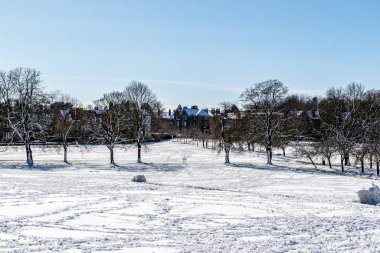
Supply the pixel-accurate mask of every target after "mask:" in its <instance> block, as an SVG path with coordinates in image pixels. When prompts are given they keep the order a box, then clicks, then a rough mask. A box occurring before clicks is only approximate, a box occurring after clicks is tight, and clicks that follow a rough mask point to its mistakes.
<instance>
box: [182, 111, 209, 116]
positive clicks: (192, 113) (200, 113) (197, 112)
mask: <svg viewBox="0 0 380 253" xmlns="http://www.w3.org/2000/svg"><path fill="white" fill-rule="evenodd" d="M184 111H185V112H186V114H187V116H199V117H210V115H209V114H208V112H206V111H204V110H199V109H184Z"/></svg>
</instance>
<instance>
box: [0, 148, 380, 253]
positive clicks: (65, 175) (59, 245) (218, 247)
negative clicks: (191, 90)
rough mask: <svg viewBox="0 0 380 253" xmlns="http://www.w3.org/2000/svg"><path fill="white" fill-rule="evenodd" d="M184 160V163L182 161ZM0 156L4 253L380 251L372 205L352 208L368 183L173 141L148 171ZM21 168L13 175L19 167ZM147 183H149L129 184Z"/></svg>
mask: <svg viewBox="0 0 380 253" xmlns="http://www.w3.org/2000/svg"><path fill="white" fill-rule="evenodd" d="M185 155H186V156H187V164H185V165H184V164H182V158H183V157H184V156H185ZM34 156H35V159H36V161H37V163H38V164H39V165H38V166H37V167H36V169H33V170H28V169H25V166H24V165H21V164H20V162H19V161H22V160H23V159H24V157H23V153H22V152H21V150H20V151H18V152H16V151H15V150H13V149H11V150H8V151H7V152H6V153H1V154H0V160H3V161H4V160H5V157H6V159H7V162H3V163H2V164H1V165H0V168H1V169H0V189H1V190H0V252H22V251H24V252H33V251H57V252H107V251H116V252H137V253H138V252H207V251H208V252H338V251H339V252H376V251H378V250H379V249H378V246H377V244H378V243H377V242H378V234H379V232H380V212H379V208H380V207H377V206H370V205H363V204H359V203H358V202H357V195H356V191H357V190H359V189H361V188H362V187H368V186H369V185H370V184H371V180H369V179H364V178H357V177H351V176H342V175H337V174H334V173H329V172H324V173H320V172H318V171H316V170H314V169H312V168H307V167H305V165H302V164H299V163H297V162H296V160H295V159H292V158H285V159H284V158H282V157H280V156H276V158H275V160H274V162H275V163H276V166H271V167H268V166H265V165H264V162H265V157H264V156H263V155H262V154H260V153H256V152H252V153H245V154H232V155H231V162H233V164H231V165H224V164H223V160H224V158H223V156H222V155H221V156H218V154H217V152H215V151H212V150H210V149H203V148H200V147H196V146H195V145H189V144H179V143H177V142H171V141H169V142H162V143H156V144H151V145H149V152H148V153H146V154H143V161H145V162H146V164H142V165H139V164H135V163H134V161H135V159H136V151H135V150H118V151H117V152H116V156H115V158H116V161H117V162H118V163H119V166H118V167H110V166H109V165H107V162H108V151H107V149H106V148H105V147H94V148H93V149H91V150H82V152H81V151H80V149H79V148H77V147H70V152H69V160H71V161H72V162H73V164H72V166H68V165H64V164H62V163H61V162H60V160H61V158H62V154H61V153H60V151H57V150H55V149H46V150H37V149H36V150H35V151H34ZM15 161H18V164H16V165H14V164H15ZM137 174H144V175H145V176H146V178H147V180H148V183H145V184H144V183H134V182H131V178H132V177H133V176H134V175H137Z"/></svg>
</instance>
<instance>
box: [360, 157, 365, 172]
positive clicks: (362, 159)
mask: <svg viewBox="0 0 380 253" xmlns="http://www.w3.org/2000/svg"><path fill="white" fill-rule="evenodd" d="M360 167H361V168H362V173H363V174H364V157H362V158H361V159H360Z"/></svg>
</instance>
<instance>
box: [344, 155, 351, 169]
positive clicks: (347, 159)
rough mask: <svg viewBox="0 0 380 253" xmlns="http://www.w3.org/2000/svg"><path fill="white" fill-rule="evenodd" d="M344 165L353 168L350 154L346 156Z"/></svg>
mask: <svg viewBox="0 0 380 253" xmlns="http://www.w3.org/2000/svg"><path fill="white" fill-rule="evenodd" d="M344 165H345V166H351V163H350V154H348V153H345V154H344Z"/></svg>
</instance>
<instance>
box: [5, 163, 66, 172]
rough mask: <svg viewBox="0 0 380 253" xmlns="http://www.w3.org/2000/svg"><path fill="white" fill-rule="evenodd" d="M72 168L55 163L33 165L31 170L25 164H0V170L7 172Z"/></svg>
mask: <svg viewBox="0 0 380 253" xmlns="http://www.w3.org/2000/svg"><path fill="white" fill-rule="evenodd" d="M68 168H72V165H71V164H67V163H57V164H35V165H34V166H33V167H32V168H29V167H28V165H27V164H26V163H16V164H15V163H12V164H8V163H5V164H0V169H9V170H31V171H33V170H40V171H52V170H61V169H68Z"/></svg>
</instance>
